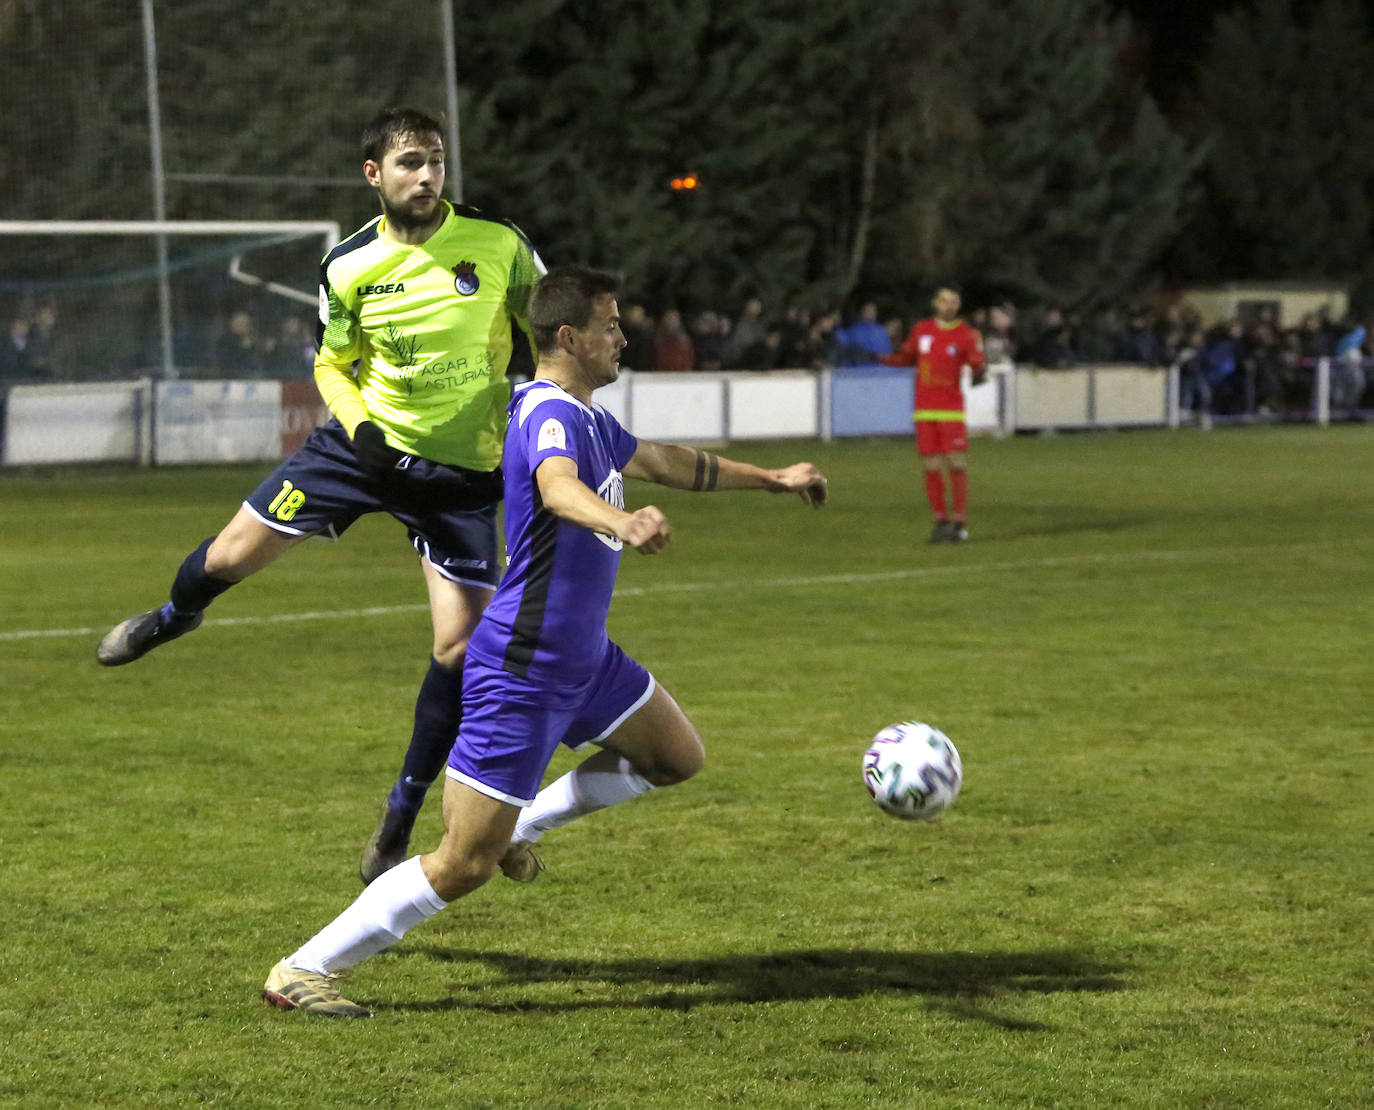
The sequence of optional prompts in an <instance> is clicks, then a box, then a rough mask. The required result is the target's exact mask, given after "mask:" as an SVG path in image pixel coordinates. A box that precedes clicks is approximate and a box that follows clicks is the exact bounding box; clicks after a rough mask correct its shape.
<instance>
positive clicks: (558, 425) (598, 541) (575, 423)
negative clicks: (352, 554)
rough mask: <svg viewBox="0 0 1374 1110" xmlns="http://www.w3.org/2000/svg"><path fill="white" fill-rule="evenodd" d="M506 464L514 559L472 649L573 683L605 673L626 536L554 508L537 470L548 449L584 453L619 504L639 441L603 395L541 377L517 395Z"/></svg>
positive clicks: (600, 490) (562, 683) (605, 492)
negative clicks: (588, 398)
mask: <svg viewBox="0 0 1374 1110" xmlns="http://www.w3.org/2000/svg"><path fill="white" fill-rule="evenodd" d="M509 416H510V422H509V424H508V425H507V428H506V447H505V456H504V458H503V460H502V463H501V465H502V468H503V470H504V471H505V483H506V508H505V513H506V522H505V529H506V558H507V561H508V565H507V567H506V573H505V576H504V577H503V578H502V579H501V584H500V585H499V586H498V587H497V588H496V594H495V596H494V597H493V598H492V602H491V605H490V606H489V607H488V608H487V611H486V612H485V613H483V615H482V620H481V622H480V623H479V624H478V626H477V630H476V632H474V633H473V637H472V642H471V643H470V644H469V645H468V653H469V654H470V655H473V656H475V657H476V658H478V659H480V660H481V661H482V662H484V663H486V664H487V665H488V666H492V667H500V668H501V669H502V670H504V671H506V672H508V673H510V674H513V675H519V676H520V677H522V678H523V677H529V678H532V679H536V680H537V681H538V682H540V683H541V684H544V685H547V686H549V687H553V688H555V689H558V688H569V687H574V686H578V685H580V684H583V683H585V682H586V681H587V680H588V679H590V678H591V677H592V675H593V674H595V673H596V669H597V667H598V665H599V664H600V661H601V657H602V655H603V654H604V652H605V650H606V644H607V642H608V641H607V637H606V614H607V612H608V611H609V610H610V607H611V593H612V591H613V590H614V588H615V575H616V571H617V570H618V569H619V567H620V549H621V547H622V546H623V545H622V541H620V540H619V539H617V538H616V537H615V536H607V535H602V534H600V533H598V532H592V531H590V530H589V529H586V528H583V527H580V526H579V525H576V524H570V523H569V522H568V521H566V520H563V519H562V518H561V517H557V516H555V515H554V514H553V513H551V512H549V510H548V509H546V508H544V503H543V500H542V499H541V498H540V496H539V486H538V484H537V482H536V481H535V477H534V472H535V471H536V470H537V469H538V468H539V464H540V463H542V462H543V461H544V460H545V459H548V458H553V457H554V456H562V457H564V458H569V459H572V460H573V461H574V462H575V463H577V476H578V478H580V479H581V480H582V481H583V482H584V483H585V484H586V485H587V486H588V487H590V488H591V489H593V490H595V491H596V493H597V495H598V496H599V497H601V498H602V499H603V500H605V501H608V502H609V503H610V504H612V505H614V506H615V507H616V508H618V509H623V508H624V507H625V486H624V481H623V479H622V478H621V473H620V471H621V468H622V467H624V466H625V465H626V464H627V463H628V462H629V461H630V459H631V458H632V457H633V456H634V453H635V449H636V447H637V446H638V443H639V441H638V440H636V439H635V437H634V436H632V435H631V434H630V433H629V432H627V431H626V430H625V429H624V428H622V427H621V426H620V424H619V423H618V422H617V421H616V419H615V417H613V416H611V414H610V413H608V412H607V411H606V410H605V409H603V408H602V407H601V406H600V405H597V404H593V405H591V406H590V407H589V406H587V405H584V404H583V403H582V402H581V401H579V400H577V398H575V397H574V396H573V395H572V394H570V393H568V392H567V391H566V390H564V389H563V388H562V387H561V386H558V385H555V384H554V383H553V382H550V381H543V380H539V379H536V380H535V381H532V382H526V383H524V384H523V385H520V386H517V387H516V389H515V392H514V394H513V396H512V397H511V402H510V408H509Z"/></svg>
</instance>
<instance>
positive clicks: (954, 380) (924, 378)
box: [883, 317, 983, 420]
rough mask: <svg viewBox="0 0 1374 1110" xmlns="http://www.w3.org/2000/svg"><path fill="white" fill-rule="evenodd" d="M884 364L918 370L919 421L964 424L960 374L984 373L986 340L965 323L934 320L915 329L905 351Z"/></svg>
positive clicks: (886, 360)
mask: <svg viewBox="0 0 1374 1110" xmlns="http://www.w3.org/2000/svg"><path fill="white" fill-rule="evenodd" d="M883 362H884V363H885V364H886V365H888V366H915V367H916V412H915V418H916V419H917V420H963V419H964V391H963V390H962V389H960V388H959V374H960V372H961V371H962V370H963V368H964V367H965V366H968V367H970V368H971V369H972V370H973V372H974V374H981V373H982V371H983V337H982V336H981V335H979V334H978V333H977V332H976V331H975V330H974V329H973V328H971V327H969V326H968V325H967V324H966V323H964V321H963V320H951V321H950V322H949V323H948V324H943V323H941V322H940V321H939V320H937V319H935V318H934V317H932V318H931V319H929V320H922V321H921V322H920V323H919V324H917V325H916V326H915V327H914V328H912V329H911V334H910V335H908V336H907V337H906V342H905V343H903V344H902V346H901V348H900V349H898V350H897V351H894V352H893V353H892V354H890V355H888V356H887V357H886V358H884V359H883Z"/></svg>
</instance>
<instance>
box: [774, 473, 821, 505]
mask: <svg viewBox="0 0 1374 1110" xmlns="http://www.w3.org/2000/svg"><path fill="white" fill-rule="evenodd" d="M772 489H773V491H774V492H775V493H781V492H783V491H784V490H786V491H790V492H793V493H798V494H800V495H801V499H802V500H803V501H805V502H806V503H807V504H808V505H811V506H812V507H814V508H817V509H819V508H820V507H821V506H822V505H824V504H825V501H826V497H827V496H829V490H828V489H827V482H826V480H825V475H824V474H822V473H821V472H820V471H819V470H817V469H816V468H815V467H814V466H812V465H811V464H810V463H808V462H800V463H793V464H792V465H791V466H789V467H787V468H786V469H785V470H779V471H775V472H774V475H773V485H772Z"/></svg>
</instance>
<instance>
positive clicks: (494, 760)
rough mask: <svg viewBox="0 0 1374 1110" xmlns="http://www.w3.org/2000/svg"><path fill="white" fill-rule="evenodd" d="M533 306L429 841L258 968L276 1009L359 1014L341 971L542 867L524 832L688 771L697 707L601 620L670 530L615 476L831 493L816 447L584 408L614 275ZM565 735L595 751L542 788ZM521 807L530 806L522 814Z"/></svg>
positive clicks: (614, 368)
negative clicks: (634, 567) (494, 524)
mask: <svg viewBox="0 0 1374 1110" xmlns="http://www.w3.org/2000/svg"><path fill="white" fill-rule="evenodd" d="M530 322H531V325H532V331H533V333H534V339H535V343H536V344H537V346H538V348H539V365H538V367H537V368H536V371H535V378H534V380H533V381H532V382H530V383H529V384H528V385H526V386H524V387H523V388H521V389H520V390H519V391H518V392H517V393H516V395H515V396H514V397H513V398H512V401H511V406H510V422H509V425H508V429H507V432H506V447H505V457H504V461H503V464H502V466H503V469H504V471H505V494H506V525H505V527H506V546H507V550H508V552H509V559H510V563H509V566H508V567H507V570H506V574H505V576H504V577H503V578H502V580H501V584H500V586H498V587H497V590H496V595H495V597H494V598H493V600H492V603H491V605H490V607H489V608H488V609H487V610H486V612H485V613H484V614H483V616H482V620H481V622H480V623H479V625H478V628H477V631H476V633H475V634H474V635H473V638H472V641H471V643H470V644H469V645H468V652H467V662H466V663H465V665H464V672H463V723H462V726H461V728H460V729H459V732H458V738H457V740H456V741H455V742H454V745H453V750H452V752H451V753H450V755H449V761H448V779H447V782H446V783H445V787H444V836H443V839H442V840H441V842H440V844H439V847H438V848H436V849H435V850H434V851H433V852H430V853H429V854H427V855H423V856H414V857H412V858H411V859H409V860H407V861H406V862H405V863H402V864H399V865H398V866H396V867H394V868H392V869H391V870H390V871H387V872H386V873H385V874H383V875H381V876H380V877H379V878H377V879H376V880H375V881H374V882H373V883H372V884H371V885H370V886H369V887H368V888H367V889H366V890H364V891H363V893H362V894H361V895H359V896H358V899H357V900H356V901H355V902H354V903H353V904H352V905H351V906H349V907H348V908H347V909H346V910H344V912H343V913H341V914H340V915H339V916H338V917H336V918H335V919H334V920H333V921H332V922H330V924H328V925H326V926H325V927H324V929H322V930H321V931H320V932H319V933H317V934H316V935H315V936H314V937H312V938H311V939H310V940H308V941H307V942H306V943H305V944H304V945H302V946H301V947H300V948H299V949H297V950H296V951H295V952H294V953H293V954H292V955H290V956H288V957H286V959H284V960H282V961H280V962H279V963H278V964H277V965H276V966H275V967H274V968H272V971H271V974H270V975H269V976H268V979H267V983H266V985H265V986H264V987H263V992H262V993H263V998H264V999H266V1000H267V1001H268V1002H270V1003H272V1004H274V1005H277V1006H281V1007H284V1008H287V1009H301V1010H305V1011H306V1012H307V1013H313V1014H318V1015H321V1016H326V1017H370V1016H371V1011H370V1010H368V1009H366V1008H365V1007H363V1006H359V1005H358V1004H356V1003H354V1002H350V1001H349V1000H348V999H346V998H343V997H342V996H341V995H340V994H339V991H338V990H337V989H336V988H335V986H334V985H333V984H332V982H331V979H332V978H333V977H334V976H335V975H337V974H338V973H339V972H341V971H345V970H347V969H348V968H350V967H352V966H354V965H355V964H357V963H358V962H360V961H361V960H364V959H366V958H367V957H368V956H371V955H373V954H374V953H376V952H380V951H381V950H382V949H384V948H387V947H390V946H391V945H392V944H395V943H396V941H398V940H400V939H401V937H402V936H403V935H404V934H405V933H406V931H407V930H408V929H410V928H411V927H412V926H414V925H417V924H419V923H420V922H421V921H424V920H426V919H428V918H430V917H433V916H434V915H435V914H436V913H438V912H439V911H440V910H442V909H443V908H444V907H445V906H447V905H448V903H449V902H452V901H453V900H454V899H456V898H461V897H462V896H463V895H465V894H469V893H471V892H472V891H474V890H476V889H477V888H478V887H479V886H481V885H482V884H483V883H485V882H486V881H487V880H488V879H489V878H490V877H491V876H492V874H493V873H495V871H496V869H497V867H498V866H500V867H501V868H502V869H503V870H505V871H506V873H507V874H510V875H512V877H515V878H530V879H532V878H533V877H534V876H535V874H537V873H538V869H539V866H540V865H539V863H538V859H537V857H535V856H534V855H533V851H532V849H531V848H530V847H529V845H530V844H532V843H533V842H534V841H535V840H537V839H538V838H539V836H540V835H542V833H543V832H545V831H547V830H548V829H550V828H554V827H557V826H558V825H563V824H566V823H567V822H568V821H571V820H573V819H575V818H577V817H579V816H582V815H583V814H586V813H591V812H594V811H595V810H598V809H604V808H606V807H607V806H609V805H614V804H616V803H617V802H622V801H627V800H628V799H630V798H633V797H636V796H638V795H639V794H642V793H644V792H645V791H646V790H649V789H650V788H651V787H654V786H668V785H671V784H673V783H678V782H682V781H683V780H684V779H688V778H690V777H691V776H692V775H694V774H696V773H697V771H699V770H700V769H701V766H702V763H703V760H704V752H703V749H702V745H701V740H700V738H699V737H698V736H697V732H696V729H695V728H694V727H693V726H692V722H691V721H689V720H688V719H687V716H686V715H685V714H684V713H683V712H682V710H681V709H680V708H679V707H678V704H677V702H675V701H674V700H673V698H672V697H671V696H670V695H669V694H668V692H667V691H666V690H664V689H663V687H662V686H659V685H658V684H657V683H656V682H655V681H654V678H653V676H652V675H651V674H649V672H648V671H646V670H645V669H644V668H643V667H642V666H640V665H639V664H638V663H637V662H635V661H634V660H633V659H631V658H630V657H629V656H628V655H626V654H625V653H624V652H623V651H622V650H621V649H620V648H619V647H618V646H617V645H616V644H614V643H613V642H612V641H611V640H610V639H609V638H608V637H607V635H606V613H607V610H608V609H609V607H610V603H611V592H612V589H613V587H614V584H615V574H616V569H617V567H618V566H619V562H620V552H621V550H622V548H623V547H624V545H625V544H629V545H630V546H631V547H633V548H635V549H636V550H638V551H640V552H643V553H644V554H646V555H652V554H655V553H657V552H659V551H662V550H663V548H664V546H665V545H666V544H667V543H668V540H669V538H670V536H671V535H672V529H671V528H670V527H669V524H668V520H667V518H666V517H665V516H664V515H663V513H662V512H661V511H660V510H659V509H657V508H656V507H654V506H653V505H646V506H644V507H643V508H641V509H636V510H634V511H633V512H630V511H627V510H626V509H625V507H624V502H625V499H624V485H623V480H624V479H625V478H635V479H640V480H642V481H648V482H656V483H658V484H659V485H664V486H671V487H673V488H676V489H690V490H701V491H710V490H717V489H757V490H771V491H773V492H782V491H791V492H795V493H798V494H800V495H801V498H802V500H803V501H805V502H806V503H807V504H809V505H814V506H816V507H819V506H821V505H823V504H824V503H825V499H826V481H825V476H824V475H823V474H821V472H820V471H819V470H817V469H816V468H815V467H814V466H812V465H811V464H810V463H795V464H794V465H792V466H789V467H786V468H785V469H782V470H764V469H761V468H759V467H756V466H752V465H750V464H748V463H742V462H736V461H733V460H731V459H726V458H722V457H720V456H719V455H712V454H709V453H707V452H705V451H699V450H696V449H694V448H690V447H675V446H671V445H668V444H661V443H652V442H650V441H648V440H636V439H635V437H634V436H632V435H630V433H628V432H627V431H625V429H624V428H622V427H621V426H620V425H619V424H618V423H617V422H616V420H615V418H614V417H612V416H611V415H610V414H609V413H607V412H606V411H605V409H603V408H601V407H600V406H599V405H595V404H593V402H592V392H593V391H594V390H595V389H597V388H598V387H599V386H602V385H608V384H609V383H611V382H613V381H615V380H616V378H617V376H618V375H619V370H620V351H621V348H623V347H624V346H625V336H624V335H623V334H622V333H621V330H620V312H619V309H618V308H617V305H616V299H615V280H614V279H613V278H612V277H611V276H610V275H609V274H604V273H601V272H599V271H595V270H586V269H581V268H577V267H565V268H563V269H559V270H554V271H551V272H550V273H549V274H548V275H547V276H546V277H545V278H544V279H543V280H542V281H541V282H540V284H539V286H538V288H537V289H536V291H535V294H534V299H533V301H532V303H531V306H530ZM560 744H567V745H569V746H570V747H572V748H581V747H583V746H584V745H587V744H597V745H599V747H600V750H599V751H597V752H595V753H594V754H592V755H590V756H588V757H587V758H586V759H585V760H583V762H582V763H581V764H580V765H579V766H578V767H577V768H575V769H574V770H573V771H571V772H569V773H568V774H567V775H564V776H563V777H562V778H561V779H559V780H558V781H557V782H555V783H553V784H551V785H550V786H549V787H548V788H546V789H545V790H543V791H539V789H538V788H539V782H540V780H541V779H542V777H543V775H544V771H545V770H546V769H547V767H548V764H549V760H550V759H551V758H552V756H553V753H554V752H555V751H556V750H557V748H558V746H559V745H560ZM536 792H537V794H538V797H536ZM531 802H533V803H534V804H533V805H531ZM526 806H529V807H530V809H531V810H532V811H534V818H533V819H532V820H526V821H524V822H523V823H522V824H520V825H519V826H517V820H518V819H519V818H520V816H521V810H522V808H523V807H526ZM513 834H515V835H514V840H513V839H512V836H513ZM522 867H523V868H524V872H525V873H523V874H522V873H521V869H522Z"/></svg>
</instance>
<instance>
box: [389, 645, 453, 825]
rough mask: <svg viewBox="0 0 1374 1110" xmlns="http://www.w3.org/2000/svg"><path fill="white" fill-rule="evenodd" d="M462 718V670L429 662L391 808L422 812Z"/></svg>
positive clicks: (446, 760)
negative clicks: (427, 791)
mask: <svg viewBox="0 0 1374 1110" xmlns="http://www.w3.org/2000/svg"><path fill="white" fill-rule="evenodd" d="M462 719H463V669H462V667H461V665H460V666H459V668H458V669H457V670H449V669H448V668H447V667H444V666H441V665H440V664H439V662H438V661H437V660H434V659H431V660H430V661H429V672H428V673H427V674H426V675H425V680H424V682H422V683H421V684H420V696H419V697H417V698H416V699H415V731H414V732H413V733H412V734H411V737H410V747H409V748H408V749H406V757H405V761H404V762H403V763H402V764H401V777H400V778H398V779H397V780H396V785H395V786H393V787H392V788H391V793H390V795H388V797H387V800H386V804H387V807H388V808H389V809H392V810H399V811H400V812H402V813H409V814H411V815H412V816H413V815H414V814H416V813H418V812H419V810H420V806H421V805H422V804H423V803H424V800H425V791H426V790H428V789H429V784H430V783H432V782H433V781H434V780H435V779H436V778H438V777H439V774H440V772H442V771H443V769H444V764H445V763H447V762H448V753H449V751H450V750H451V749H452V748H453V741H454V739H455V738H456V737H457V736H458V723H459V722H460V721H461V720H462Z"/></svg>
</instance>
